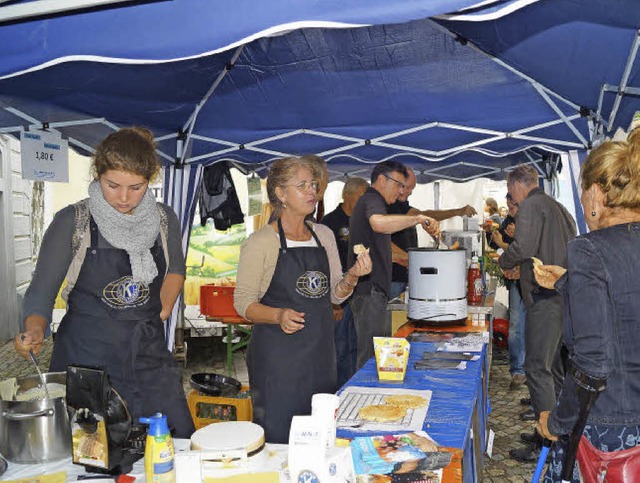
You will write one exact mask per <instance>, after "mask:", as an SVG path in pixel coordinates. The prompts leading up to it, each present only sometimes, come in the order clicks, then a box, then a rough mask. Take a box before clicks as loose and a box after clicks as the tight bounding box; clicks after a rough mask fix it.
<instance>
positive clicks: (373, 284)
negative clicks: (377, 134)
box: [347, 161, 440, 368]
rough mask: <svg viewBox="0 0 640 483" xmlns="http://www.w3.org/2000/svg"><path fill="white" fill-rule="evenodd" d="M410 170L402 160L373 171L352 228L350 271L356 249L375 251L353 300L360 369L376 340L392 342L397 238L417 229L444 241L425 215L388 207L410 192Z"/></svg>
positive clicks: (353, 219) (357, 204)
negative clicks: (390, 304)
mask: <svg viewBox="0 0 640 483" xmlns="http://www.w3.org/2000/svg"><path fill="white" fill-rule="evenodd" d="M407 175H408V173H407V168H406V167H405V166H404V165H403V164H402V163H399V162H397V161H383V162H382V163H379V164H377V165H376V166H375V168H373V171H372V172H371V187H370V188H368V189H367V191H365V193H364V195H362V196H361V197H360V199H359V200H358V202H357V203H356V206H355V207H354V209H353V213H352V214H351V220H350V223H349V259H348V263H347V265H348V266H351V265H352V264H353V262H354V261H355V255H354V253H353V247H354V246H355V245H359V244H362V245H364V246H365V247H366V248H369V250H370V252H369V255H370V257H371V261H372V271H371V273H370V274H369V275H367V276H364V277H360V280H359V282H358V285H357V286H356V288H355V290H354V292H353V295H352V297H351V308H352V310H353V316H354V321H355V326H356V332H357V334H358V362H357V367H358V368H360V367H362V366H363V365H364V363H365V362H366V361H367V360H368V359H369V358H371V357H373V355H374V353H373V340H372V337H378V336H380V337H388V336H390V335H391V325H390V324H389V323H388V319H387V313H386V310H387V302H388V301H389V295H390V293H391V234H392V233H395V232H397V231H400V230H404V229H405V228H409V227H412V226H416V225H422V227H423V228H424V229H425V230H426V231H427V233H429V234H430V235H432V236H440V228H439V224H438V222H437V221H436V220H434V219H433V218H430V217H428V216H425V215H422V214H415V215H390V214H388V213H387V208H388V205H390V204H392V203H395V202H396V200H397V199H398V196H400V194H401V193H402V192H403V191H404V189H405V182H406V178H407Z"/></svg>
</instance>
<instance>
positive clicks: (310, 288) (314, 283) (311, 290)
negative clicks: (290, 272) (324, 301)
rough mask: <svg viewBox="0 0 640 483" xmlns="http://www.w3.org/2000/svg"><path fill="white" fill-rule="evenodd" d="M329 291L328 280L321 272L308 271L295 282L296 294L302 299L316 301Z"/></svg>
mask: <svg viewBox="0 0 640 483" xmlns="http://www.w3.org/2000/svg"><path fill="white" fill-rule="evenodd" d="M328 291H329V278H328V277H327V276H326V275H325V274H324V273H322V272H318V271H315V270H314V271H309V272H305V273H303V274H302V275H301V276H300V277H299V278H298V280H296V292H298V293H299V294H300V295H302V296H303V297H307V298H310V299H317V298H320V297H322V296H324V295H325V294H326V293H327V292H328Z"/></svg>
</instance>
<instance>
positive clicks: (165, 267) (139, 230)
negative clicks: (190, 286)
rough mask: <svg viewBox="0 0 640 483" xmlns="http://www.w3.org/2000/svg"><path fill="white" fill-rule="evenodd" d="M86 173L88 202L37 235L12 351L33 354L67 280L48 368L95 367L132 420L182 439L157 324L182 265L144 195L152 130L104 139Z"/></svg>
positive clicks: (172, 229)
mask: <svg viewBox="0 0 640 483" xmlns="http://www.w3.org/2000/svg"><path fill="white" fill-rule="evenodd" d="M92 168H93V172H94V177H95V179H94V181H93V182H92V183H91V184H90V185H89V198H87V199H85V200H82V201H80V202H78V203H76V204H74V205H70V206H68V207H66V208H64V209H62V210H61V211H59V212H58V213H57V214H56V216H55V217H54V219H53V221H52V222H51V225H50V226H49V228H48V229H47V232H46V233H45V235H44V239H43V241H42V247H41V248H40V254H39V256H38V264H37V265H36V271H35V273H34V276H33V280H32V281H31V284H30V286H29V288H28V289H27V292H26V294H25V298H24V304H23V313H24V315H25V319H24V332H23V333H22V334H18V336H16V340H15V347H16V350H17V351H18V352H19V353H20V354H21V355H22V356H23V357H25V358H26V357H27V356H28V354H29V350H33V351H34V353H38V351H39V350H40V348H41V346H42V342H43V339H44V337H45V333H47V332H48V331H49V324H50V323H51V314H52V310H53V305H54V302H55V298H56V295H57V293H58V290H59V288H60V285H61V283H62V281H63V279H65V278H66V280H67V285H66V287H65V290H64V292H63V296H65V298H66V300H67V313H66V315H65V316H64V318H63V319H62V322H61V323H60V327H59V328H58V331H57V333H56V339H55V342H54V345H53V354H52V356H51V366H50V370H51V371H65V370H66V369H67V366H69V365H76V366H90V367H100V368H103V369H105V370H106V372H107V374H108V376H109V381H110V383H111V385H112V386H113V387H114V388H115V389H116V391H118V393H119V394H120V395H121V396H122V397H123V398H124V400H125V401H126V403H127V406H128V408H129V411H130V413H131V414H132V416H133V417H134V419H136V420H137V418H138V417H141V416H149V415H153V414H155V413H157V412H162V413H163V414H165V415H167V419H168V422H169V424H170V425H171V426H173V427H175V430H176V436H178V437H182V438H187V437H189V436H190V435H191V433H193V431H194V427H193V421H192V419H191V415H190V413H189V408H188V407H187V401H186V398H185V394H184V390H183V388H182V382H181V373H180V369H179V367H178V365H177V363H176V361H175V360H174V358H173V355H172V354H171V352H170V351H169V350H167V346H166V341H165V337H164V325H163V321H164V320H166V319H167V318H168V317H169V315H170V314H171V310H172V308H173V305H174V303H175V301H176V298H177V297H178V294H179V293H180V290H182V286H183V284H184V278H185V262H184V255H183V253H182V243H181V238H182V237H181V235H180V225H179V223H178V219H177V217H176V215H175V213H174V212H173V211H172V210H171V208H169V207H168V206H166V205H164V204H162V203H156V200H155V198H154V196H153V192H152V191H151V190H150V189H149V184H150V183H151V182H152V181H153V180H154V178H155V177H156V176H157V174H158V172H159V170H160V164H159V162H158V157H157V155H156V152H155V143H154V140H153V134H152V133H151V131H149V130H147V129H144V128H140V127H132V128H124V129H120V130H119V131H117V132H114V133H112V134H110V135H109V136H108V137H107V138H106V139H104V140H103V141H102V142H101V143H100V145H99V146H98V148H97V149H96V153H95V155H94V157H93V164H92Z"/></svg>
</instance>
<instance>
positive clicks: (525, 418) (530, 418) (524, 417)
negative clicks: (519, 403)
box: [518, 408, 536, 421]
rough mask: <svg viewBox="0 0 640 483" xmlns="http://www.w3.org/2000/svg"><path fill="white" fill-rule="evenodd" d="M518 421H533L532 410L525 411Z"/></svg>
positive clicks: (534, 415) (534, 414)
mask: <svg viewBox="0 0 640 483" xmlns="http://www.w3.org/2000/svg"><path fill="white" fill-rule="evenodd" d="M518 417H519V418H520V421H535V420H536V413H535V412H534V411H533V408H529V409H525V410H524V411H522V412H521V413H520V415H519V416H518Z"/></svg>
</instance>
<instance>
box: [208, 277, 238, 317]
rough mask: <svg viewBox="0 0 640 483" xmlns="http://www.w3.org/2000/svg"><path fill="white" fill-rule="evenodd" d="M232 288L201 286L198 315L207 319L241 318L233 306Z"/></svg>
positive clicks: (233, 289) (233, 288)
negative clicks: (207, 317)
mask: <svg viewBox="0 0 640 483" xmlns="http://www.w3.org/2000/svg"><path fill="white" fill-rule="evenodd" d="M235 290H236V288H235V287H233V286H222V285H212V284H208V285H201V286H200V313H201V314H202V315H206V316H209V317H235V318H241V317H240V315H239V314H238V312H236V309H235V308H234V306H233V292H235Z"/></svg>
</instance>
